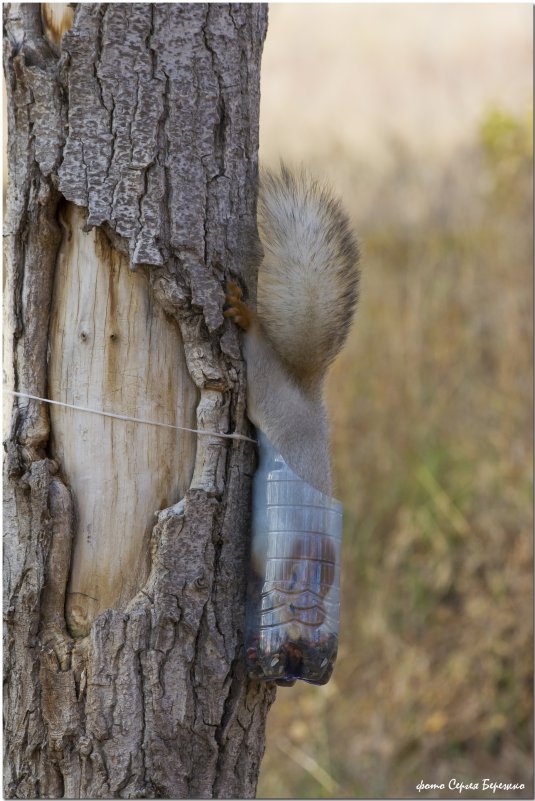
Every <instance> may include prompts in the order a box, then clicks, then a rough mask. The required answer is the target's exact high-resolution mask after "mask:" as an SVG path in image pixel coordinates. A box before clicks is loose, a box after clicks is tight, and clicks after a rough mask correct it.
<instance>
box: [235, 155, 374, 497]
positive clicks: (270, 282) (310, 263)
mask: <svg viewBox="0 0 535 801" xmlns="http://www.w3.org/2000/svg"><path fill="white" fill-rule="evenodd" d="M258 227H259V233H260V240H261V243H262V246H263V250H264V255H263V259H262V261H261V263H260V266H259V270H258V286H257V293H256V297H257V303H256V310H254V309H253V308H252V307H251V306H250V305H248V304H247V303H245V302H244V301H243V300H242V296H241V290H240V289H239V287H238V286H237V285H236V284H234V283H230V284H229V285H228V294H227V296H226V299H227V303H228V309H227V311H226V312H225V315H226V316H227V317H232V318H233V319H234V321H235V322H236V323H237V324H238V325H239V326H240V327H241V328H243V329H244V330H245V332H246V334H245V359H246V363H247V413H248V416H249V419H250V420H251V422H252V423H253V424H254V425H255V426H256V427H257V428H259V429H260V430H261V431H263V432H264V434H265V435H266V436H267V438H268V439H269V440H270V441H271V443H272V444H273V445H274V447H275V448H276V449H277V450H278V451H279V452H280V453H281V455H282V457H283V458H284V460H285V461H286V463H287V464H288V466H289V467H290V468H291V469H292V470H293V471H294V473H296V474H297V475H298V476H299V477H300V478H302V479H303V480H304V481H306V482H307V483H309V484H311V485H312V486H314V487H316V489H319V490H321V491H322V492H324V493H326V494H327V495H331V494H332V486H331V469H330V458H329V430H328V421H327V414H326V410H325V404H324V401H323V385H324V381H325V376H326V372H327V368H328V367H329V365H330V364H331V362H332V361H333V359H334V358H335V356H336V355H337V354H338V352H339V351H340V349H341V347H342V345H343V343H344V341H345V339H346V337H347V334H348V331H349V328H350V325H351V321H352V319H353V314H354V311H355V307H356V303H357V299H358V282H359V271H358V259H359V250H358V245H357V241H356V239H355V237H354V235H353V234H352V232H351V228H350V225H349V221H348V219H347V217H346V215H345V213H344V212H343V210H342V208H341V206H340V203H339V201H338V200H336V199H335V198H334V197H333V196H332V195H331V193H330V192H329V191H328V190H327V189H325V188H323V187H321V186H320V185H319V184H318V183H316V182H315V181H314V180H312V179H311V178H310V177H309V176H308V175H307V173H306V172H304V171H300V172H298V173H291V172H290V171H289V170H288V169H287V168H286V167H284V166H282V167H281V170H280V173H279V174H275V173H271V172H266V173H264V174H263V175H262V176H261V180H260V188H259V195H258Z"/></svg>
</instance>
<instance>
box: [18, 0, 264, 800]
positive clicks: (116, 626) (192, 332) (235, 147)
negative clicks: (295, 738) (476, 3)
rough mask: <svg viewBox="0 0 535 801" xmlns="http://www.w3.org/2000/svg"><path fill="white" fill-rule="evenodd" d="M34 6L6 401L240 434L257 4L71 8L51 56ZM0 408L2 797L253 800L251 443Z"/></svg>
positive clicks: (260, 740)
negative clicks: (233, 306)
mask: <svg viewBox="0 0 535 801" xmlns="http://www.w3.org/2000/svg"><path fill="white" fill-rule="evenodd" d="M49 11H50V9H47V8H46V7H45V8H44V9H43V14H42V15H41V10H40V8H39V5H38V4H23V5H18V4H12V5H10V6H7V7H5V11H4V30H5V47H4V57H5V72H6V80H7V89H8V118H9V190H8V208H7V217H6V223H5V259H6V267H7V283H6V290H5V301H6V302H5V307H6V318H7V319H6V325H5V356H4V373H5V379H6V380H7V385H8V387H11V388H13V389H15V390H16V391H19V392H21V393H27V394H31V395H35V396H38V397H45V398H46V397H48V398H50V399H54V400H57V401H63V402H65V403H69V404H73V405H75V406H82V407H90V408H93V409H95V410H101V411H106V412H115V413H119V414H123V415H128V416H130V417H135V418H143V419H146V420H151V421H159V422H161V423H165V424H170V425H174V426H178V427H186V428H195V429H200V430H204V431H206V432H219V433H229V432H239V433H241V434H245V435H250V433H251V432H250V428H249V426H248V423H247V421H246V418H245V417H244V408H245V374H244V369H243V362H242V359H241V355H240V348H239V341H238V336H237V333H236V330H234V328H233V326H232V325H231V324H230V323H229V322H227V321H224V318H223V315H222V309H223V303H224V283H225V281H226V280H228V279H229V278H234V279H237V280H238V281H241V282H242V283H247V284H253V285H254V262H255V259H254V254H255V253H256V252H257V247H258V246H257V242H258V240H257V233H256V222H255V207H256V203H255V197H256V181H257V150H258V114H259V72H260V57H261V50H262V43H263V39H264V36H265V31H266V22H267V12H266V8H265V6H263V5H255V4H251V5H248V4H235V5H234V4H229V5H201V4H184V5H182V4H169V5H166V4H131V5H130V4H123V3H115V4H78V5H77V7H76V10H75V13H74V19H73V20H72V27H71V28H70V30H68V32H67V33H65V35H64V36H63V39H61V40H60V35H59V34H58V31H59V32H60V33H61V25H59V26H57V25H56V24H55V22H54V20H53V19H52V16H51V15H50V13H49ZM43 20H44V23H45V24H44V23H43ZM5 407H7V412H8V420H7V431H8V436H7V439H6V442H5V448H6V452H7V458H6V460H5V477H4V499H5V512H4V537H5V544H4V556H5V572H4V576H5V581H4V590H5V599H4V612H5V621H6V635H5V645H4V664H5V671H6V680H5V687H6V690H5V698H4V716H5V721H6V722H5V731H4V742H5V770H4V777H5V795H6V796H7V797H17V798H30V797H54V798H61V797H69V798H80V797H88V798H103V797H106V798H108V797H125V798H144V797H171V798H179V797H190V798H192V797H201V798H202V797H206V798H210V797H226V798H232V797H234V798H236V797H238V798H240V797H251V796H253V795H254V792H255V787H256V781H257V775H258V770H259V765H260V760H261V757H262V753H263V749H264V727H265V719H266V714H267V711H268V708H269V706H270V704H271V702H272V700H273V693H274V691H273V689H272V688H271V687H270V686H266V685H261V684H257V683H253V682H248V681H247V678H246V676H245V672H244V668H243V663H242V630H243V619H244V608H243V607H244V596H245V571H246V561H247V533H248V520H249V496H250V481H251V475H252V473H253V470H254V460H255V453H254V446H252V445H251V443H250V442H247V441H246V440H240V439H225V438H222V437H219V436H217V433H211V434H210V433H207V434H197V435H193V434H191V433H187V432H183V431H177V430H174V429H172V428H162V427H156V426H151V425H148V424H146V423H139V422H127V421H124V420H117V419H110V418H107V417H102V416H100V415H97V414H93V413H86V412H81V411H74V410H71V409H66V408H60V407H53V406H49V405H48V404H44V403H42V402H39V401H36V400H31V399H28V398H23V397H20V398H17V399H15V400H14V401H13V404H11V397H10V396H8V397H7V398H6V403H5ZM162 508H163V511H160V514H159V517H158V522H157V523H156V525H154V522H155V518H154V513H155V512H156V511H157V510H162Z"/></svg>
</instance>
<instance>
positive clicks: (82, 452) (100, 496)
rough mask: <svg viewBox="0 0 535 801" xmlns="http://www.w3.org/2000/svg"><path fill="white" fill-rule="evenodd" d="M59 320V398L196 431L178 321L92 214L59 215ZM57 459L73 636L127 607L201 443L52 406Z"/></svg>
mask: <svg viewBox="0 0 535 801" xmlns="http://www.w3.org/2000/svg"><path fill="white" fill-rule="evenodd" d="M61 220H62V222H63V231H64V235H63V240H62V244H61V246H60V248H59V252H58V263H57V268H56V275H55V286H54V294H53V304H52V316H51V323H50V336H49V342H50V364H49V380H48V386H49V392H50V397H51V398H53V399H54V400H58V401H64V402H66V403H71V404H73V405H77V406H83V407H86V408H87V407H89V408H93V409H97V410H101V411H106V412H117V413H119V414H123V415H128V416H130V417H137V418H142V419H148V420H155V421H158V422H162V423H170V424H172V425H176V426H184V427H187V428H194V427H195V425H196V416H195V407H196V405H197V391H196V388H195V385H194V383H193V381H192V380H191V378H190V375H189V373H188V370H187V367H186V362H185V359H184V348H183V346H182V340H181V337H180V332H179V329H178V325H177V323H176V321H175V320H174V319H172V318H171V317H169V316H168V315H166V314H165V312H164V311H163V309H162V307H161V306H160V305H159V304H158V303H157V302H156V301H155V300H154V299H153V297H152V293H151V292H150V287H149V283H148V281H147V278H146V276H145V274H144V273H143V272H137V273H134V272H131V271H129V269H128V257H127V256H126V255H124V254H121V253H119V251H117V250H115V249H114V248H113V247H111V246H110V243H109V240H108V238H107V237H106V235H105V234H103V233H102V232H100V231H98V230H97V229H93V230H92V231H90V232H84V231H83V226H84V224H85V219H84V214H83V212H82V210H81V209H79V208H78V207H76V206H73V205H72V204H68V205H67V207H66V208H65V209H64V211H63V212H62V215H61ZM50 415H51V422H52V432H53V434H52V440H51V453H52V455H53V457H54V458H55V459H56V460H57V461H58V462H59V463H60V464H61V465H62V469H63V471H64V474H65V476H66V477H67V480H68V483H69V486H70V487H71V489H72V491H73V495H74V499H75V505H76V529H75V536H74V552H73V558H72V563H71V573H70V582H69V592H68V597H67V610H66V612H67V622H68V624H69V629H70V630H71V632H72V633H73V634H75V635H76V636H79V635H81V634H87V633H88V632H89V628H90V626H91V623H92V622H93V620H94V619H95V617H96V615H97V614H98V613H100V612H102V611H103V610H104V609H109V608H117V609H122V608H124V606H125V605H126V603H127V602H128V601H129V600H130V599H131V598H132V597H133V596H134V595H135V594H136V592H137V591H138V590H139V589H140V588H141V587H142V586H143V584H144V583H145V581H146V579H147V576H148V569H149V548H148V543H149V537H150V532H151V531H152V528H153V526H154V524H155V522H156V521H155V511H156V510H159V509H163V508H164V507H167V506H171V505H172V504H174V503H176V502H177V501H178V500H179V499H180V498H182V497H184V494H185V492H186V490H187V488H188V486H189V485H190V482H191V476H192V474H193V465H194V461H195V437H194V435H193V434H188V433H186V432H180V431H173V430H172V429H165V428H157V427H155V426H149V425H143V424H141V423H128V422H123V421H121V420H112V419H110V418H106V417H100V416H98V415H96V414H95V415H91V414H85V413H80V412H76V411H73V410H70V409H63V408H60V407H57V406H53V407H52V408H51V411H50Z"/></svg>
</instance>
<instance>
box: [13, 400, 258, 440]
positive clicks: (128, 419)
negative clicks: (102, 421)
mask: <svg viewBox="0 0 535 801" xmlns="http://www.w3.org/2000/svg"><path fill="white" fill-rule="evenodd" d="M5 392H8V393H9V394H10V395H15V396H16V397H17V398H29V399H30V400H36V401H41V403H50V404H52V405H53V406H63V407H64V408H66V409H75V410H76V411H77V412H88V413H89V414H100V415H101V416H102V417H113V418H114V420H125V421H126V422H128V423H144V424H145V425H147V426H159V427H160V428H174V429H175V430H177V431H189V432H190V433H192V434H203V435H204V436H210V437H223V438H224V439H243V440H245V441H246V442H254V444H255V445H256V444H257V443H256V440H254V439H251V437H246V436H245V435H244V434H220V433H219V432H218V431H206V430H202V429H200V428H185V427H184V426H173V425H171V424H170V423H158V422H156V421H155V420H144V419H142V418H141V417H128V416H127V415H126V414H114V413H113V412H103V411H101V410H100V409H90V408H88V407H87V406H75V405H74V404H72V403H62V401H56V400H50V399H49V398H40V397H39V396H38V395H29V394H28V393H27V392H15V391H14V390H12V389H6V390H5Z"/></svg>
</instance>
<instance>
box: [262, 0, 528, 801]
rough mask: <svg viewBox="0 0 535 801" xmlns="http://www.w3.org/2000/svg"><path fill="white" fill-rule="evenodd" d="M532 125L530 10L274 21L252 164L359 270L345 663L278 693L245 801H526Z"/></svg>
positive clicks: (306, 12) (346, 404) (346, 471)
mask: <svg viewBox="0 0 535 801" xmlns="http://www.w3.org/2000/svg"><path fill="white" fill-rule="evenodd" d="M532 130H533V112H532V8H531V6H529V5H431V4H428V5H371V4H369V5H356V4H349V5H330V4H329V5H327V4H319V5H308V4H303V5H301V4H272V5H271V6H270V25H269V30H268V36H267V40H266V45H265V50H264V58H263V79H262V116H261V128H260V135H261V162H263V164H264V165H269V166H276V164H277V162H278V159H279V158H280V157H281V156H282V157H283V158H284V159H285V160H288V161H289V163H290V164H295V163H300V162H304V163H306V164H307V165H308V166H309V167H310V168H311V171H312V172H314V173H315V174H317V175H318V176H323V177H325V179H326V180H327V181H328V182H329V183H331V184H332V185H333V186H334V187H335V189H336V191H337V192H338V193H339V194H340V195H341V196H342V198H343V201H344V204H345V207H346V209H347V210H348V212H349V214H350V216H351V219H352V221H353V223H354V226H355V228H356V229H357V231H358V233H359V236H360V241H361V245H362V270H363V274H362V284H361V302H360V307H359V311H358V315H357V322H356V324H355V326H354V328H353V331H352V334H351V336H350V338H349V341H348V344H347V347H346V348H345V351H344V352H343V355H342V356H341V357H340V358H339V360H338V362H337V363H336V365H335V366H334V368H333V370H332V372H331V375H330V380H329V386H328V402H329V407H330V414H331V420H332V440H333V462H334V471H335V478H336V487H337V495H338V497H339V498H340V499H341V500H342V501H343V504H344V507H345V522H344V538H345V540H344V556H343V568H342V570H343V577H342V583H343V586H342V591H343V606H342V623H341V634H340V651H339V656H338V661H337V665H336V668H335V672H334V676H333V678H332V679H331V682H330V683H329V684H327V685H326V686H325V687H312V686H308V685H305V684H300V683H299V682H298V684H297V685H296V686H295V687H293V688H291V689H279V690H278V692H277V700H276V701H275V704H274V706H273V708H272V711H271V712H270V716H269V722H268V736H267V748H266V754H265V758H264V762H263V765H262V770H261V778H260V783H259V788H258V795H259V797H265V798H273V797H279V798H333V797H334V798H354V797H357V798H358V797H367V798H373V797H383V798H392V797H416V796H418V797H440V796H443V797H452V796H453V795H457V797H458V793H455V792H452V790H448V789H446V790H445V791H444V792H440V791H428V792H420V793H418V791H417V790H416V785H417V784H418V783H419V782H420V781H421V780H424V782H426V783H431V782H432V783H437V784H440V783H442V782H444V783H445V784H446V788H447V785H448V782H449V781H450V780H451V779H457V780H458V781H459V782H460V781H463V782H465V783H468V782H479V783H480V787H481V782H482V780H483V779H484V778H489V779H490V780H492V781H497V782H505V783H517V784H518V783H523V784H524V785H525V790H524V791H516V792H507V791H506V792H501V793H497V794H496V795H498V796H501V797H502V798H503V797H506V798H507V797H511V798H522V797H524V798H532V797H533V773H532V748H533V746H532V686H533V685H532V663H533V651H532V634H533V616H532V609H533V606H532V538H531V528H532V497H533V496H532V411H531V410H532V358H533V354H532V222H531V221H532V169H533V165H532V160H533V156H532ZM462 797H463V798H468V797H489V791H486V792H483V791H479V792H478V791H474V792H464V793H463V795H462Z"/></svg>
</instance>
